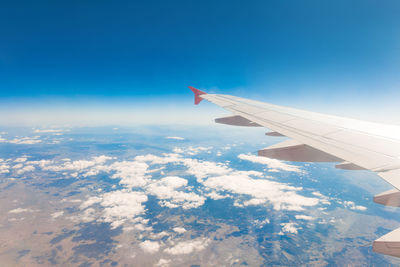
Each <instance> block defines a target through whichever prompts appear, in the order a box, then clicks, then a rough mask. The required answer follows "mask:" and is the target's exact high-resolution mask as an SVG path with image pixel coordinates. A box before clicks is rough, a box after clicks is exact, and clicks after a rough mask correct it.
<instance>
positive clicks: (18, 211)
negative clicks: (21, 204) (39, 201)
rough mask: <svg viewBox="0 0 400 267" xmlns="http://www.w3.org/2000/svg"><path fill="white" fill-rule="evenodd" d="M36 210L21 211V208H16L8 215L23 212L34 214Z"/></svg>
mask: <svg viewBox="0 0 400 267" xmlns="http://www.w3.org/2000/svg"><path fill="white" fill-rule="evenodd" d="M36 211H37V210H33V209H23V208H16V209H13V210H10V211H9V212H8V213H14V214H17V213H23V212H36Z"/></svg>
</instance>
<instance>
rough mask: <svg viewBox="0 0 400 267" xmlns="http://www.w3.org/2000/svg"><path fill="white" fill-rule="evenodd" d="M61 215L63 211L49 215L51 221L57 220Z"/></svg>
mask: <svg viewBox="0 0 400 267" xmlns="http://www.w3.org/2000/svg"><path fill="white" fill-rule="evenodd" d="M63 214H64V211H56V212H54V213H52V214H51V217H52V218H53V219H55V218H58V217H60V216H62V215H63Z"/></svg>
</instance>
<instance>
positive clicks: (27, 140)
mask: <svg viewBox="0 0 400 267" xmlns="http://www.w3.org/2000/svg"><path fill="white" fill-rule="evenodd" d="M39 138H40V136H34V137H21V138H14V139H12V140H5V139H3V140H2V141H3V142H8V143H11V144H18V145H33V144H38V143H41V142H42V140H40V139H39Z"/></svg>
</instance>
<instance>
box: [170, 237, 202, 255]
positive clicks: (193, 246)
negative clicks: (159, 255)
mask: <svg viewBox="0 0 400 267" xmlns="http://www.w3.org/2000/svg"><path fill="white" fill-rule="evenodd" d="M209 243H210V241H209V240H208V239H205V238H199V239H194V240H188V241H182V242H179V243H178V244H176V245H174V246H172V247H169V248H166V249H164V252H166V253H168V254H171V255H183V254H191V253H193V252H199V251H202V250H204V249H205V248H206V247H207V246H208V244H209Z"/></svg>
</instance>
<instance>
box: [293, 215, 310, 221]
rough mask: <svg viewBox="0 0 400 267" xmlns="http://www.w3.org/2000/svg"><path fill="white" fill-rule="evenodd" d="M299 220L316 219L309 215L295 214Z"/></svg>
mask: <svg viewBox="0 0 400 267" xmlns="http://www.w3.org/2000/svg"><path fill="white" fill-rule="evenodd" d="M294 217H295V218H296V219H297V220H305V221H312V220H315V218H314V217H312V216H308V215H295V216H294Z"/></svg>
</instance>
